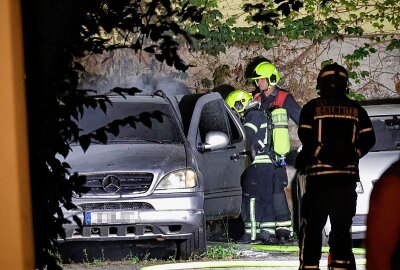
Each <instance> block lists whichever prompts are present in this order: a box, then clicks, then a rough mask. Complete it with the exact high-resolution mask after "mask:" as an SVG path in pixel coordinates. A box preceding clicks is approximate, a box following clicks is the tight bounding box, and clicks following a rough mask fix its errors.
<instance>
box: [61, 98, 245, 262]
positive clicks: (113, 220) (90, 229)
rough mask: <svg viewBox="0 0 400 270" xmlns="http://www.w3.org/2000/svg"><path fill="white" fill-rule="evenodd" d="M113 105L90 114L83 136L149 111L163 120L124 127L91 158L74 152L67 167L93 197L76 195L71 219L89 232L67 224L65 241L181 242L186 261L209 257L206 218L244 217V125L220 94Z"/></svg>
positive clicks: (120, 100) (94, 146) (77, 150)
mask: <svg viewBox="0 0 400 270" xmlns="http://www.w3.org/2000/svg"><path fill="white" fill-rule="evenodd" d="M110 100H111V104H110V105H107V110H106V112H107V113H104V112H103V111H102V110H100V109H88V110H87V111H85V113H84V117H83V118H82V120H81V121H79V123H78V124H79V127H80V128H81V129H82V131H81V132H82V134H85V132H86V133H87V132H91V131H93V130H96V129H97V128H99V127H102V126H105V125H107V124H108V123H110V122H112V121H114V120H118V119H125V118H129V117H132V118H135V117H138V118H140V115H141V114H143V113H150V114H154V115H157V117H154V119H152V121H151V123H146V122H145V123H143V122H141V121H135V122H134V124H132V125H125V126H121V127H120V130H119V132H118V134H114V135H113V134H111V133H110V134H109V135H108V138H107V144H101V143H96V142H92V144H91V145H90V147H89V148H88V149H87V151H86V152H84V151H83V150H82V148H81V147H80V146H79V145H73V146H72V152H71V153H70V154H69V155H68V157H67V158H66V162H68V163H69V164H70V166H71V168H72V169H71V172H78V173H79V174H80V175H85V176H86V184H85V185H86V187H88V188H89V191H88V192H87V193H85V194H83V195H82V196H78V195H74V197H73V202H74V204H75V205H76V208H75V209H73V210H69V211H67V210H65V213H64V215H65V217H66V218H69V219H71V220H72V219H73V216H77V217H78V218H79V219H80V220H81V222H82V226H78V225H77V224H76V222H74V221H72V222H71V223H70V224H66V225H65V226H64V227H65V231H66V239H65V240H61V239H60V241H62V242H68V241H101V240H116V241H121V240H129V241H136V240H155V239H156V240H174V242H176V243H177V258H179V259H187V258H189V257H190V256H191V255H192V254H201V253H204V252H205V249H206V230H205V222H206V220H218V219H222V218H227V217H228V218H229V217H232V218H233V217H237V216H238V215H239V213H240V207H241V199H242V189H241V183H240V181H241V180H240V179H241V175H242V173H243V171H244V170H245V169H246V167H247V166H248V164H249V156H248V151H247V143H246V137H245V133H244V130H243V127H242V125H241V124H240V121H239V119H238V118H237V117H236V116H235V115H234V114H233V113H232V111H231V110H230V108H229V107H228V106H227V105H226V103H225V101H224V100H223V99H222V98H221V96H220V95H219V94H218V93H209V94H190V95H185V96H173V97H169V98H168V97H167V96H165V94H164V93H162V92H157V93H156V94H154V95H135V96H127V97H125V98H124V97H121V96H110Z"/></svg>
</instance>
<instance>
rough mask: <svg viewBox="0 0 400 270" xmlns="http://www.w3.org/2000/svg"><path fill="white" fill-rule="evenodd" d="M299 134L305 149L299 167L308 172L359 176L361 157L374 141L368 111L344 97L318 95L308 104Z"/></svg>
mask: <svg viewBox="0 0 400 270" xmlns="http://www.w3.org/2000/svg"><path fill="white" fill-rule="evenodd" d="M298 135H299V139H300V141H301V142H302V145H303V148H302V151H301V152H300V154H299V156H298V157H297V164H296V167H297V169H299V170H300V171H305V173H306V174H307V175H323V174H337V173H344V174H352V175H357V176H358V160H359V159H360V158H361V157H363V156H364V155H365V154H366V153H367V152H368V151H369V150H370V149H371V148H372V147H373V146H374V144H375V133H374V130H373V128H372V124H371V120H370V119H369V117H368V115H367V112H366V111H365V109H364V108H362V107H361V106H360V105H359V104H358V103H357V102H355V101H353V100H350V99H348V98H347V97H345V96H343V97H340V98H337V99H333V100H332V99H330V100H327V99H323V98H316V99H313V100H311V101H309V102H308V103H307V104H305V105H304V106H303V108H302V111H301V114H300V121H299V129H298Z"/></svg>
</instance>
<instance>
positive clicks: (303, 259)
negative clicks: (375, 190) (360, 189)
mask: <svg viewBox="0 0 400 270" xmlns="http://www.w3.org/2000/svg"><path fill="white" fill-rule="evenodd" d="M347 85H348V73H347V70H346V69H345V68H344V67H343V66H340V65H338V64H337V63H334V64H329V65H326V66H324V67H323V68H322V69H321V71H320V72H319V75H318V78H317V90H318V91H319V95H320V97H319V98H315V99H312V100H310V101H309V102H307V103H306V104H305V105H304V106H303V108H302V110H301V113H300V121H299V129H298V135H299V139H300V141H301V142H302V150H301V152H300V153H299V155H298V157H297V162H296V167H297V169H298V170H299V171H302V172H304V173H305V174H306V177H307V178H306V190H305V193H304V195H303V197H302V202H301V217H302V219H303V222H302V225H301V231H300V242H299V246H300V255H299V260H300V268H299V269H319V261H320V259H321V246H322V230H323V228H324V226H325V223H326V221H327V218H328V216H329V218H330V222H331V232H330V234H329V242H328V244H329V247H330V251H329V259H328V269H352V270H355V269H356V265H355V259H354V255H353V252H352V238H351V232H350V229H351V225H352V218H353V216H354V215H355V212H356V203H357V193H356V191H355V188H356V183H357V181H358V180H359V169H358V161H359V159H360V158H361V157H363V156H364V155H365V154H366V153H367V152H368V151H369V150H370V149H371V148H372V147H373V145H374V144H375V133H374V130H373V128H372V124H371V120H370V118H369V116H368V114H367V112H366V111H365V109H364V108H362V107H361V106H360V105H359V104H358V103H357V102H355V101H353V100H351V99H349V98H347V96H346V94H347V93H348V88H347Z"/></svg>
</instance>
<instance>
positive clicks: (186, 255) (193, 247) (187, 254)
mask: <svg viewBox="0 0 400 270" xmlns="http://www.w3.org/2000/svg"><path fill="white" fill-rule="evenodd" d="M205 252H206V223H205V218H204V217H203V221H202V222H201V225H200V226H199V228H198V230H197V231H195V232H193V233H192V235H191V236H190V238H188V239H186V240H183V241H178V242H177V252H176V259H177V260H188V259H190V258H192V257H193V256H201V255H203V254H204V253H205Z"/></svg>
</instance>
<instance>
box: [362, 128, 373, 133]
mask: <svg viewBox="0 0 400 270" xmlns="http://www.w3.org/2000/svg"><path fill="white" fill-rule="evenodd" d="M368 131H372V128H370V127H369V128H364V129H362V130H360V132H359V133H364V132H368Z"/></svg>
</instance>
